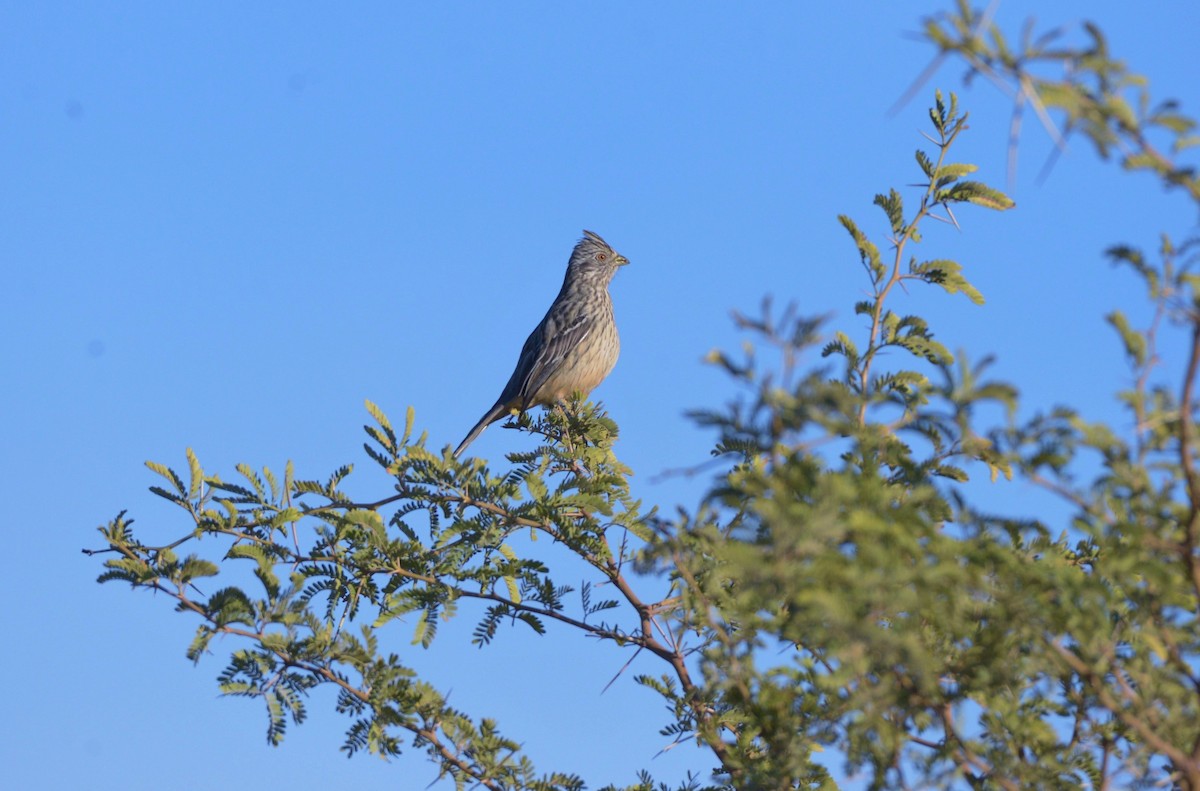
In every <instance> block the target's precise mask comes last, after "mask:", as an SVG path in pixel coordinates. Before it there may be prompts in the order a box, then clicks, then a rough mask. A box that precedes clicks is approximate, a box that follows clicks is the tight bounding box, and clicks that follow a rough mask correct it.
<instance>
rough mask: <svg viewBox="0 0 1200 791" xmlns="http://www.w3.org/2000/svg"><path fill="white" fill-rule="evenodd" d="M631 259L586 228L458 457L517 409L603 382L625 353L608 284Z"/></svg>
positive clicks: (559, 398) (585, 391)
mask: <svg viewBox="0 0 1200 791" xmlns="http://www.w3.org/2000/svg"><path fill="white" fill-rule="evenodd" d="M628 263H629V260H628V259H627V258H625V256H623V255H620V254H619V253H617V252H616V251H615V250H613V249H612V248H611V247H609V246H608V243H607V242H605V241H604V240H603V239H601V238H600V237H599V236H597V235H596V234H594V233H592V232H591V231H584V232H583V238H582V239H580V240H579V244H577V245H575V249H574V250H572V251H571V260H570V261H569V262H568V263H567V276H566V277H565V278H563V285H562V290H561V291H559V292H558V296H557V297H556V298H555V299H554V304H553V305H551V306H550V310H548V311H546V317H545V318H543V319H542V322H541V324H538V325H537V327H536V328H535V329H534V331H533V332H531V333H530V334H529V339H528V340H526V341H525V345H524V346H523V347H521V357H520V358H519V359H518V360H517V367H516V370H514V371H513V373H512V376H511V377H509V379H508V384H506V385H505V386H504V391H503V392H502V393H500V397H499V398H497V399H496V403H495V404H493V405H492V408H491V409H489V410H488V411H487V412H486V413H484V415H483V417H481V418H480V419H479V422H478V423H476V424H475V427H474V428H473V429H471V431H470V433H468V434H467V436H466V439H464V440H463V441H462V442H460V443H459V445H458V449H457V450H455V451H454V455H455V456H458V455H460V454H461V453H462V452H463V449H464V448H466V447H467V446H468V445H470V444H471V443H472V442H474V441H475V438H476V437H478V436H479V435H480V434H481V433H483V430H484V429H485V428H487V427H488V426H489V425H491V424H492V423H495V422H496V421H497V420H500V419H501V418H502V417H504V416H506V415H508V414H509V413H511V412H512V411H513V410H516V411H518V412H524V411H526V410H527V409H531V408H533V407H535V406H548V405H550V404H554V403H557V402H559V401H562V400H563V399H565V398H567V397H568V396H570V395H571V394H572V393H575V392H579V393H582V394H584V395H587V394H588V393H590V392H591V391H592V390H593V389H594V388H595V387H596V385H598V384H600V383H601V382H602V381H604V377H606V376H608V374H609V372H611V371H612V369H613V366H614V365H616V364H617V355H618V354H619V353H620V351H621V341H620V339H619V338H618V337H617V323H616V321H615V320H614V319H613V306H612V297H611V296H609V294H608V284H609V283H610V282H612V279H613V275H615V274H616V272H617V267H619V266H624V265H625V264H628Z"/></svg>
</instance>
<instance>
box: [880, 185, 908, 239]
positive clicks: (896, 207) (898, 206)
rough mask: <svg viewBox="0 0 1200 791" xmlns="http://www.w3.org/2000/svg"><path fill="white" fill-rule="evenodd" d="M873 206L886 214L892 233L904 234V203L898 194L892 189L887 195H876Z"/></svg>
mask: <svg viewBox="0 0 1200 791" xmlns="http://www.w3.org/2000/svg"><path fill="white" fill-rule="evenodd" d="M875 205H876V206H879V207H880V208H882V209H883V211H884V213H885V214H887V217H888V222H889V223H891V226H892V233H894V234H897V235H899V234H901V233H903V232H904V201H903V200H901V198H900V193H899V192H896V190H894V189H893V190H891V191H890V192H889V193H888V194H887V195H876V196H875Z"/></svg>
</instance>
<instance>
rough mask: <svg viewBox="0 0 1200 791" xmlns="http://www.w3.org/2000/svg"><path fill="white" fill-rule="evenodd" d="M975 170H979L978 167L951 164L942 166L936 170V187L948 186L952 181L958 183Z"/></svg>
mask: <svg viewBox="0 0 1200 791" xmlns="http://www.w3.org/2000/svg"><path fill="white" fill-rule="evenodd" d="M977 170H979V166H978V165H968V164H953V163H951V164H949V165H942V166H941V167H940V168H938V169H937V179H938V184H937V185H938V187H939V188H941V187H944V186H945V185H946V184H949V183H950V182H952V181H958V180H959V179H960V178H962V177H963V176H966V175H969V174H971V173H974V172H975V171H977Z"/></svg>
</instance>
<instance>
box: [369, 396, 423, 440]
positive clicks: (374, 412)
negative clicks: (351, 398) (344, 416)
mask: <svg viewBox="0 0 1200 791" xmlns="http://www.w3.org/2000/svg"><path fill="white" fill-rule="evenodd" d="M365 401H366V405H367V411H368V412H370V413H371V417H372V418H374V419H375V422H376V423H378V424H379V425H380V427H381V428H383V430H384V431H388V432H390V431H391V430H392V424H391V423H389V422H388V419H387V415H385V414H383V410H382V409H380V408H379V407H378V406H377V405H376V404H375V402H374V401H372V400H371V399H369V398H368V399H365ZM409 408H410V409H411V408H412V407H409Z"/></svg>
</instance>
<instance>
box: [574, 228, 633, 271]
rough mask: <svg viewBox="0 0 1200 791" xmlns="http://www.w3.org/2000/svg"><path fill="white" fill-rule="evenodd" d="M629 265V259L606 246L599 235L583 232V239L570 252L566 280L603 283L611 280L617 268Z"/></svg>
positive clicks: (606, 243)
mask: <svg viewBox="0 0 1200 791" xmlns="http://www.w3.org/2000/svg"><path fill="white" fill-rule="evenodd" d="M628 263H629V259H628V258H626V257H625V256H623V255H621V254H620V253H618V252H617V251H616V250H614V249H612V248H611V247H609V246H608V242H606V241H604V240H603V239H601V238H600V236H599V234H595V233H592V232H591V231H584V232H583V238H582V239H580V240H579V243H578V244H577V245H575V249H574V250H572V251H571V261H570V263H569V264H567V276H568V278H579V279H587V280H593V279H599V280H601V281H602V282H604V283H608V281H610V280H612V277H613V275H614V274H615V273H616V271H617V267H621V266H624V265H625V264H628Z"/></svg>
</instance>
